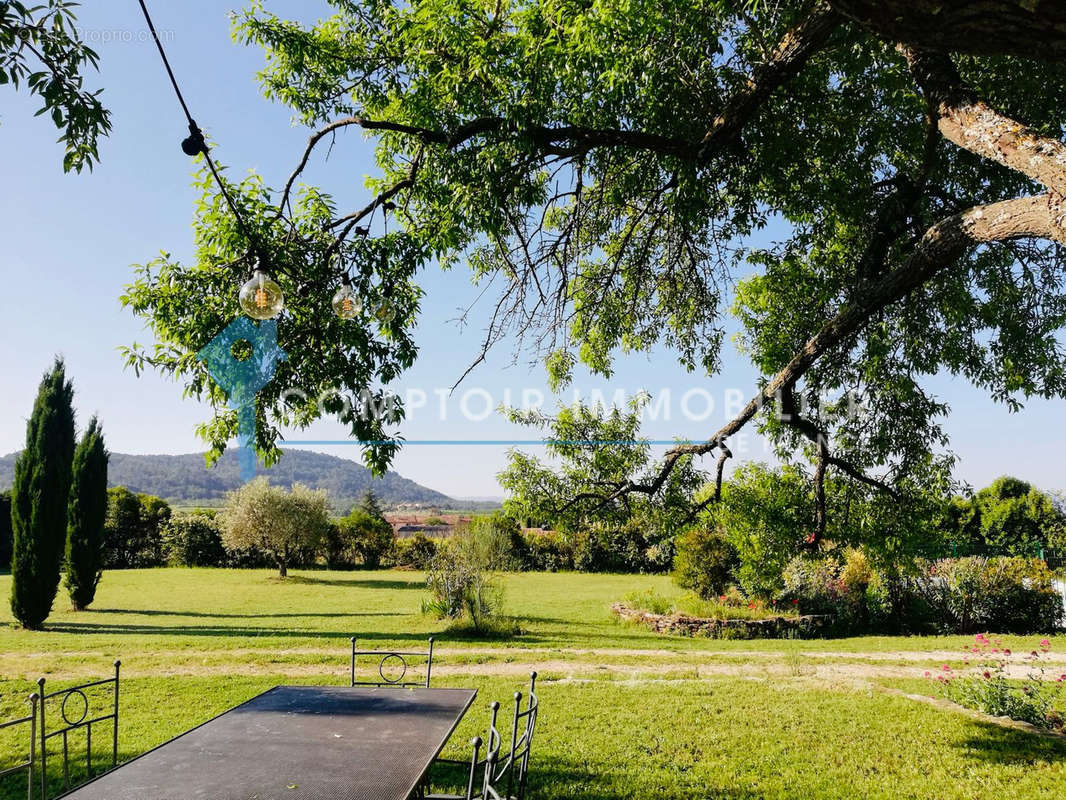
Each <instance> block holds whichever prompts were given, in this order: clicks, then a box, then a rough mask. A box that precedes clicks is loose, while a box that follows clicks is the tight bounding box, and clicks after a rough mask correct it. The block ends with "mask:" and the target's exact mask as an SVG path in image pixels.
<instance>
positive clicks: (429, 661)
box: [350, 636, 433, 689]
mask: <svg viewBox="0 0 1066 800" xmlns="http://www.w3.org/2000/svg"><path fill="white" fill-rule="evenodd" d="M351 642H352V668H351V684H350V685H351V686H424V687H426V688H427V689H428V688H429V680H430V677H431V675H432V673H433V637H432V636H430V637H429V647H428V649H427V650H426V652H424V653H410V652H401V651H399V650H358V649H356V646H355V637H354V636H353V637H352V638H351ZM360 656H371V657H372V658H371V661H372V662H373V661H375V660H376V662H377V668H378V676H377V678H371V679H370V680H366V681H358V680H356V679H355V666H356V659H357V658H358V657H360ZM408 659H425V661H426V679H425V680H424V681H423V680H406V679H407V677H408V675H407V672H408V668H409V667H410V664H408Z"/></svg>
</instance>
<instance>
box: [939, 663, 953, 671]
mask: <svg viewBox="0 0 1066 800" xmlns="http://www.w3.org/2000/svg"><path fill="white" fill-rule="evenodd" d="M941 669H942V670H944V672H950V671H951V667H949V666H948V665H947V664H945V665H944V666H942V667H941Z"/></svg>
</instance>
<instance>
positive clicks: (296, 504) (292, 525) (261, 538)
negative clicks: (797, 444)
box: [219, 477, 330, 578]
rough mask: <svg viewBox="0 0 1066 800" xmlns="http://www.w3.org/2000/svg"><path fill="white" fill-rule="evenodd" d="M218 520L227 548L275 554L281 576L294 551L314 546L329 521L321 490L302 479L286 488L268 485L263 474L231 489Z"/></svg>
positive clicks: (283, 575)
mask: <svg viewBox="0 0 1066 800" xmlns="http://www.w3.org/2000/svg"><path fill="white" fill-rule="evenodd" d="M219 521H220V523H221V525H222V541H223V543H224V544H225V545H226V547H227V548H229V549H231V550H239V549H245V548H249V547H258V548H260V549H262V550H264V551H265V552H267V553H269V554H270V555H271V556H272V557H273V558H274V561H275V562H276V563H277V565H278V574H279V575H280V576H281V577H283V578H284V577H286V576H287V575H288V562H289V559H290V558H291V556H292V554H293V552H294V551H295V550H297V549H300V548H314V547H315V546H317V545H318V542H319V540H320V539H321V538H322V537H323V536H324V535H325V534H326V531H327V530H328V529H329V525H330V518H329V508H328V506H327V505H326V492H325V491H324V490H321V489H318V490H316V489H309V488H308V487H306V486H304V485H303V484H301V483H296V484H293V487H292V489H291V490H285V489H283V488H280V487H277V486H271V485H270V483H269V482H268V481H267V479H266V478H264V477H259V478H256V479H255V480H253V481H251V482H249V483H246V484H245V485H244V486H242V487H241V488H239V489H237V490H236V491H233V492H230V493H229V494H228V495H227V497H226V507H225V509H224V510H223V511H222V513H221V514H220V515H219Z"/></svg>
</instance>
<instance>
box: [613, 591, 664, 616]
mask: <svg viewBox="0 0 1066 800" xmlns="http://www.w3.org/2000/svg"><path fill="white" fill-rule="evenodd" d="M625 603H626V605H627V606H629V607H630V608H637V609H640V610H641V611H647V612H648V613H649V614H669V613H670V612H672V611H673V610H674V601H673V600H672V599H671V598H669V597H666V596H665V595H662V594H659V593H658V592H657V591H655V590H654V589H644V590H643V591H639V592H630V593H629V594H627V595H626V596H625Z"/></svg>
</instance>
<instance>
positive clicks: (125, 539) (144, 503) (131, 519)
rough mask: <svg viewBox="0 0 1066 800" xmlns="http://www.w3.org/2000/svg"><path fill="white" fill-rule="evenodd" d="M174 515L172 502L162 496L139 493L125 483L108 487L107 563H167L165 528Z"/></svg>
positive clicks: (116, 566)
mask: <svg viewBox="0 0 1066 800" xmlns="http://www.w3.org/2000/svg"><path fill="white" fill-rule="evenodd" d="M170 516H171V508H170V505H169V504H168V503H167V501H166V500H163V499H162V498H160V497H155V496H154V495H150V494H136V493H134V492H131V491H130V490H129V489H127V488H126V487H125V486H115V487H112V488H111V489H108V490H107V519H106V521H105V523H104V565H105V566H106V567H108V568H109V569H130V568H134V567H158V566H160V565H161V564H163V563H164V561H165V558H164V552H163V551H164V545H163V529H164V527H165V526H166V524H167V523H168V522H169V521H170Z"/></svg>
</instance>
